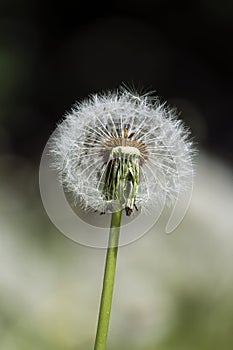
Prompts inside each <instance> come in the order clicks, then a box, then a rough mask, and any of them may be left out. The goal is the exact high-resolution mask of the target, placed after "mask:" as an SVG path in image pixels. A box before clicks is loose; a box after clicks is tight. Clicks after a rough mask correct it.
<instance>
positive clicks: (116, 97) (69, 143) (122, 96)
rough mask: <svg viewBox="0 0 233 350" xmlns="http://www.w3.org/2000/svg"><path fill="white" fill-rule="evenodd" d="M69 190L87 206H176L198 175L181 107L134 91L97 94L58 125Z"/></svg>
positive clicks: (55, 148)
mask: <svg viewBox="0 0 233 350" xmlns="http://www.w3.org/2000/svg"><path fill="white" fill-rule="evenodd" d="M50 152H51V154H52V157H53V167H54V168H55V169H56V170H58V171H59V173H60V179H61V182H62V184H63V186H64V188H65V189H66V190H67V191H69V192H71V193H72V194H73V197H74V199H75V201H76V202H77V201H78V202H80V203H81V205H82V207H83V208H84V209H86V210H89V209H93V210H97V211H99V212H100V213H105V212H112V211H113V210H114V204H115V203H116V202H117V203H118V205H120V208H121V209H125V212H126V215H128V216H129V215H130V214H131V213H132V212H133V211H134V210H138V208H140V209H142V210H145V209H146V210H147V209H150V208H151V207H158V208H159V207H160V206H161V205H162V203H164V200H165V202H166V204H168V205H169V204H172V203H174V201H175V200H176V198H177V195H178V193H179V191H183V190H185V188H186V185H187V184H188V183H189V182H190V181H191V177H192V171H193V169H192V158H193V154H194V151H193V147H192V142H191V141H190V140H189V131H188V130H187V129H186V128H185V127H184V126H183V124H182V122H181V121H180V120H178V119H177V115H176V111H175V109H171V108H169V107H167V106H166V105H165V104H160V102H159V99H158V98H157V97H156V98H153V97H151V96H150V95H149V94H145V95H142V96H140V95H137V94H136V93H132V92H130V91H128V90H127V89H120V90H118V91H116V92H108V93H106V94H95V95H91V96H90V97H89V98H88V99H87V100H85V101H83V102H81V103H77V104H76V105H75V106H74V107H73V109H72V110H71V111H70V112H69V113H67V114H66V115H65V117H64V119H63V121H62V122H61V123H60V124H59V125H58V127H57V130H56V132H55V136H54V137H53V138H52V141H51V144H50Z"/></svg>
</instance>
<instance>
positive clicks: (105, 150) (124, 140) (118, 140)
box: [100, 128, 148, 164]
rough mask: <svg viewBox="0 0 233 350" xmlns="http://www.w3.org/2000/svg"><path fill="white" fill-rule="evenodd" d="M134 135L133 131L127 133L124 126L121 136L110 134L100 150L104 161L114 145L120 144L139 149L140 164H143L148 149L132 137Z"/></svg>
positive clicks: (107, 158)
mask: <svg viewBox="0 0 233 350" xmlns="http://www.w3.org/2000/svg"><path fill="white" fill-rule="evenodd" d="M133 136H134V133H131V134H130V135H129V133H128V129H127V128H124V132H123V136H121V137H116V136H112V137H111V138H109V139H108V140H107V141H106V142H105V143H104V144H103V146H102V149H101V151H100V153H101V155H102V156H103V159H104V162H107V161H108V160H109V155H110V153H111V151H112V149H113V148H114V147H118V146H122V147H126V146H128V147H135V148H137V149H138V150H139V151H140V164H143V163H144V162H145V161H146V160H147V157H148V151H147V148H146V145H145V144H144V143H143V142H141V141H139V140H137V139H136V138H135V139H132V137H133Z"/></svg>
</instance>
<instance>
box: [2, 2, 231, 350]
mask: <svg viewBox="0 0 233 350" xmlns="http://www.w3.org/2000/svg"><path fill="white" fill-rule="evenodd" d="M232 34H233V2H232V1H230V0H222V1H220V0H214V1H210V0H200V1H190V2H185V1H184V2H182V1H176V2H172V3H170V2H169V1H150V0H144V1H142V2H139V1H138V2H137V1H131V0H125V1H118V2H112V3H110V2H109V3H108V4H104V3H102V2H94V3H93V4H92V3H90V2H86V3H85V2H76V4H75V5H72V4H71V3H69V2H67V3H66V2H65V3H64V2H62V3H59V2H56V3H55V2H54V3H53V2H50V3H48V2H46V3H44V2H43V1H31V2H30V1H28V0H21V1H20V2H17V1H15V0H8V1H6V0H2V1H1V3H0V198H1V202H0V208H1V210H0V220H1V223H0V348H1V350H27V349H35V350H41V349H43V350H55V349H56V350H77V349H80V350H86V349H92V347H93V342H94V336H95V327H96V320H97V312H98V307H99V297H100V292H101V284H102V273H103V264H104V257H105V251H104V250H101V249H99V250H98V249H91V248H87V247H83V246H80V245H78V244H75V243H74V242H72V241H70V240H68V239H67V238H65V237H64V236H63V235H62V234H60V233H59V232H58V230H57V229H56V228H55V227H54V226H53V224H52V223H51V222H50V220H49V218H48V217H47V215H46V212H45V210H44V208H43V205H42V203H41V200H40V194H39V186H38V168H39V163H40V157H41V154H42V151H43V148H44V146H45V144H46V142H47V140H48V138H49V136H50V134H51V133H52V131H53V130H54V129H55V127H56V123H57V122H58V121H59V120H60V119H61V117H62V116H63V115H64V113H65V112H66V111H67V110H69V109H70V107H71V106H72V104H73V103H74V102H75V101H80V100H81V99H83V98H85V97H87V95H89V94H90V93H93V92H99V91H102V90H107V89H112V88H117V87H118V86H119V85H120V84H122V82H124V83H126V84H128V86H131V87H133V86H134V87H135V88H138V89H139V90H141V91H144V92H145V91H148V90H151V89H152V90H156V94H158V95H159V96H160V98H161V99H162V101H168V103H169V104H170V105H175V106H176V107H177V108H178V110H180V111H181V112H182V113H181V118H182V119H183V120H184V121H185V122H186V124H187V125H189V126H190V127H191V129H192V137H193V138H194V142H195V143H196V144H197V145H198V149H199V156H198V158H197V159H196V163H197V166H196V173H197V175H196V182H195V188H194V193H193V198H192V203H191V206H190V209H189V211H188V213H187V215H186V217H185V219H184V220H183V222H182V224H181V225H180V226H179V227H178V229H176V231H175V232H174V233H173V234H172V235H170V236H166V235H164V234H163V232H164V227H165V224H166V217H162V218H161V220H160V221H159V223H158V224H157V225H156V226H155V227H154V228H153V229H152V230H151V231H150V232H149V233H148V234H147V235H145V236H144V237H143V238H142V239H140V240H138V241H137V242H135V243H134V244H131V245H129V246H126V247H123V248H121V249H120V252H119V260H118V270H117V278H116V289H115V294H114V301H113V311H112V318H111V325H110V335H109V349H112V350H117V349H119V348H121V349H122V350H126V349H127V350H131V349H134V350H157V349H158V350H176V349H179V350H187V349H189V350H192V349H199V350H202V349H203V350H209V349H211V350H215V349H219V348H221V349H227V350H228V349H230V348H231V347H232V342H233V333H232V329H233V299H232V295H233V235H232V234H233V218H232V213H233V187H232V180H233V176H232V160H233V152H232V151H233V147H232V146H233V137H232V133H233V128H232V124H233V122H232V120H233V116H232V97H233V94H232V89H233V88H232V86H233V84H232V76H233V52H232V37H233V36H232Z"/></svg>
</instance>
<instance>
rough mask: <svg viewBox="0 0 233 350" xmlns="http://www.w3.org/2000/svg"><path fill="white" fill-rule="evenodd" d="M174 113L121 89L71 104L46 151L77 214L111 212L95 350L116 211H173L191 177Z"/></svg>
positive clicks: (108, 288)
mask: <svg viewBox="0 0 233 350" xmlns="http://www.w3.org/2000/svg"><path fill="white" fill-rule="evenodd" d="M188 136H189V132H188V131H187V130H186V129H185V127H184V126H183V124H182V122H181V121H180V120H178V119H177V114H176V111H175V109H171V108H169V107H168V106H167V105H166V104H161V103H160V101H159V99H158V98H153V97H152V96H151V95H150V94H145V95H142V96H140V95H138V94H137V93H133V92H131V91H128V90H127V89H123V88H121V89H120V90H119V91H116V92H113V93H112V92H108V93H106V94H96V95H92V96H91V97H90V98H89V99H87V100H86V101H84V102H82V103H78V104H76V105H75V106H74V107H73V109H72V110H71V112H70V113H68V114H67V115H66V116H65V118H64V120H63V121H62V122H61V123H60V124H59V125H58V128H57V132H56V134H55V136H54V137H53V140H52V143H51V145H50V151H51V153H52V155H53V166H54V167H55V169H57V170H58V171H59V174H60V180H61V182H62V185H63V186H64V188H65V189H66V190H67V191H69V192H70V193H72V195H73V198H74V201H75V202H76V203H79V204H80V205H81V206H82V208H83V209H84V210H94V211H99V212H100V213H112V221H111V229H110V235H109V244H108V250H107V256H106V265H105V275H104V282H103V290H102V297H101V305H100V312H99V320H98V326H97V335H96V341H95V350H103V349H105V348H106V339H107V332H108V325H109V318H110V310H111V301H112V293H113V284H114V276H115V268H116V258H117V249H118V241H119V232H120V223H121V216H122V211H123V210H124V211H125V214H126V216H130V215H131V214H132V213H133V214H134V213H135V211H138V210H139V209H140V210H142V211H150V208H154V207H156V208H159V207H161V205H163V203H164V201H165V203H166V204H167V205H172V204H173V203H174V201H175V200H176V198H177V195H178V193H179V192H180V191H184V190H185V188H186V185H187V184H188V183H189V181H190V177H191V175H192V155H193V151H192V144H191V142H190V141H189V140H188Z"/></svg>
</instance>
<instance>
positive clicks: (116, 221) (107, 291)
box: [94, 211, 122, 350]
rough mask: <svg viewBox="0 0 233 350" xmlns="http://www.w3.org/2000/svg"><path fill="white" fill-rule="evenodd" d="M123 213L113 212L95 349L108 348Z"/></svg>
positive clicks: (103, 349)
mask: <svg viewBox="0 0 233 350" xmlns="http://www.w3.org/2000/svg"><path fill="white" fill-rule="evenodd" d="M121 213H122V212H121V211H117V212H115V213H112V221H111V228H110V233H109V241H108V249H107V255H106V261H105V271H104V280H103V289H102V295H101V302H100V309H99V319H98V326H97V332H96V339H95V347H94V350H105V349H106V342H107V336H108V326H109V319H110V313H111V305H112V294H113V287H114V278H115V271H116V262H117V251H118V242H119V235H120V225H121Z"/></svg>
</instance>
